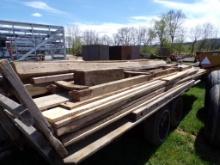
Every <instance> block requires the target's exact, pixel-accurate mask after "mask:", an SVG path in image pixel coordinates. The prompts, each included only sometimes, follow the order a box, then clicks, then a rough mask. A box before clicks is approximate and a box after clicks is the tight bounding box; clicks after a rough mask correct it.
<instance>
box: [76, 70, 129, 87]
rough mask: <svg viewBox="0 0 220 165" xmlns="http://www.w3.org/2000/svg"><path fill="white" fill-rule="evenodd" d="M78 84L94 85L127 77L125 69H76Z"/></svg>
mask: <svg viewBox="0 0 220 165" xmlns="http://www.w3.org/2000/svg"><path fill="white" fill-rule="evenodd" d="M74 73H75V74H74V81H75V83H76V84H79V85H85V86H93V85H97V84H102V83H106V82H110V81H115V80H120V79H123V78H124V77H125V75H124V70H123V69H101V68H100V69H99V70H92V71H74Z"/></svg>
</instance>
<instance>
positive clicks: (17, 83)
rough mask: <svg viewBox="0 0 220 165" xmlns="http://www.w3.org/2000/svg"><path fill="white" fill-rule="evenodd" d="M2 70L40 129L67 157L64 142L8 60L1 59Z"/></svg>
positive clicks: (59, 151) (55, 147)
mask: <svg viewBox="0 0 220 165" xmlns="http://www.w3.org/2000/svg"><path fill="white" fill-rule="evenodd" d="M0 71H1V73H2V75H3V76H4V77H5V78H6V79H7V80H8V81H9V82H10V84H11V85H12V86H13V88H14V90H15V91H16V92H17V94H18V96H19V97H20V99H21V100H22V102H23V103H24V105H25V106H26V107H27V109H28V110H29V111H30V113H31V114H32V115H33V117H34V119H35V121H36V122H35V124H36V126H37V127H38V128H39V129H40V131H41V132H42V133H43V134H44V135H45V136H46V137H47V139H48V140H49V142H50V143H51V145H52V146H53V147H54V149H55V150H56V151H57V152H58V153H59V155H60V156H61V157H65V156H66V155H67V154H68V151H67V150H66V149H65V148H64V146H63V145H62V143H61V142H60V141H59V140H58V139H57V138H56V137H54V136H53V134H52V132H51V131H50V129H49V128H48V126H49V123H48V122H47V121H46V120H45V118H44V117H43V115H42V114H41V112H40V111H39V109H38V107H37V106H36V104H35V103H34V102H33V100H32V98H31V96H30V95H29V93H28V91H27V90H26V88H25V87H24V86H23V83H22V81H21V80H20V78H19V77H18V76H17V74H16V73H15V72H14V70H13V68H12V67H11V65H10V64H9V62H8V61H7V60H1V61H0Z"/></svg>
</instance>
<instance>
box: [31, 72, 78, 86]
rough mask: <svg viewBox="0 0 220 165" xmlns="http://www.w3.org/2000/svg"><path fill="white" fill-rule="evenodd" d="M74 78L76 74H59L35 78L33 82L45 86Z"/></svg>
mask: <svg viewBox="0 0 220 165" xmlns="http://www.w3.org/2000/svg"><path fill="white" fill-rule="evenodd" d="M73 76H74V73H66V74H57V75H50V76H41V77H33V78H32V81H33V82H34V84H44V83H49V82H54V81H61V80H71V79H73V78H74V77H73Z"/></svg>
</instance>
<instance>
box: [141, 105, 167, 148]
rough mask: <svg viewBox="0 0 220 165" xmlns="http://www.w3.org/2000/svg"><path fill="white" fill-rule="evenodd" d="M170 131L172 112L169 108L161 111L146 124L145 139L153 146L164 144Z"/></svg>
mask: <svg viewBox="0 0 220 165" xmlns="http://www.w3.org/2000/svg"><path fill="white" fill-rule="evenodd" d="M169 130H170V112H169V109H168V108H164V109H161V110H160V111H158V112H157V113H156V114H154V115H153V116H151V117H150V118H148V119H147V120H146V121H145V123H144V136H145V139H146V140H147V141H148V142H150V143H151V144H153V145H156V146H158V145H160V144H162V143H163V142H164V140H165V139H166V137H167V135H168V134H169Z"/></svg>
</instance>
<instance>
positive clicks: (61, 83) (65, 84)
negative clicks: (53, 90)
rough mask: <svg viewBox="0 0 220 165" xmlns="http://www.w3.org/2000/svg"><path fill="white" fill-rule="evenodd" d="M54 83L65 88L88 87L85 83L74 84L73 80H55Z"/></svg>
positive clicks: (81, 88)
mask: <svg viewBox="0 0 220 165" xmlns="http://www.w3.org/2000/svg"><path fill="white" fill-rule="evenodd" d="M55 84H56V85H57V86H59V87H61V88H64V89H67V90H83V89H88V88H89V87H88V86H85V85H77V84H74V82H67V81H56V82H55Z"/></svg>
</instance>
